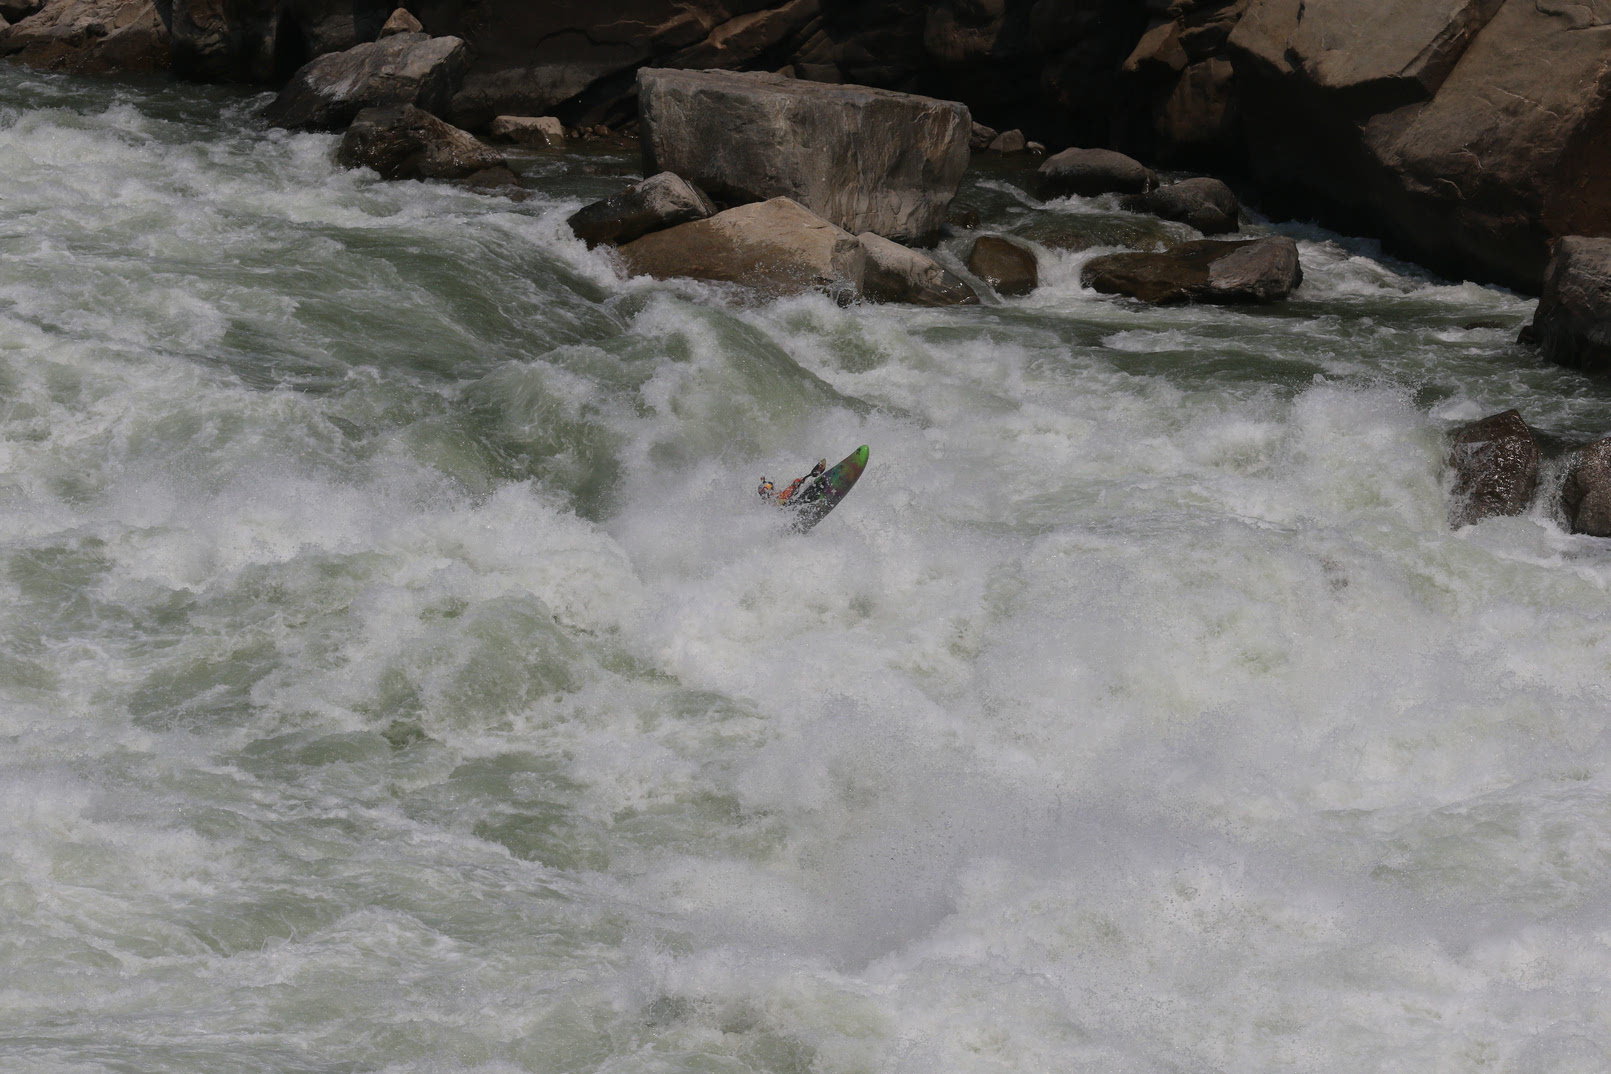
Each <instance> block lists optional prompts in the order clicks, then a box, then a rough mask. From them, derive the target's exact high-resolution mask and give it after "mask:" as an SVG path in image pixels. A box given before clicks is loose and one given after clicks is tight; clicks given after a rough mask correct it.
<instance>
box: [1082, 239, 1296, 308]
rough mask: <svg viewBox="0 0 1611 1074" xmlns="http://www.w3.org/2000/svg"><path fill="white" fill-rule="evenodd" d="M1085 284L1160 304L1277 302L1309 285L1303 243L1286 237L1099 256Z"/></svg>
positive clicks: (1214, 241) (1204, 242)
mask: <svg viewBox="0 0 1611 1074" xmlns="http://www.w3.org/2000/svg"><path fill="white" fill-rule="evenodd" d="M1080 282H1081V283H1083V284H1084V285H1085V286H1087V287H1091V288H1094V289H1095V290H1097V291H1100V292H1102V293H1103V294H1110V295H1128V296H1129V297H1131V298H1139V299H1141V300H1142V301H1143V302H1150V303H1153V304H1154V305H1166V304H1171V303H1177V302H1211V303H1216V304H1234V303H1243V302H1273V301H1276V300H1278V299H1282V298H1285V297H1286V296H1287V295H1289V294H1291V293H1292V291H1293V289H1294V288H1296V287H1297V286H1298V284H1299V283H1301V282H1303V269H1302V266H1301V265H1299V263H1298V246H1297V244H1296V243H1294V242H1293V241H1292V240H1291V239H1289V238H1286V237H1285V236H1280V235H1275V236H1270V237H1268V238H1263V239H1254V240H1252V241H1249V242H1230V241H1227V240H1224V239H1201V240H1199V241H1197V242H1186V243H1181V244H1180V245H1178V246H1174V247H1171V248H1170V249H1169V250H1167V251H1165V252H1164V253H1128V254H1109V255H1108V256H1106V257H1098V258H1094V259H1093V260H1091V261H1090V262H1088V263H1087V264H1086V266H1085V268H1084V269H1083V270H1082V271H1081V273H1080Z"/></svg>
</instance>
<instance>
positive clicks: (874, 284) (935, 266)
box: [856, 231, 979, 306]
mask: <svg viewBox="0 0 1611 1074" xmlns="http://www.w3.org/2000/svg"><path fill="white" fill-rule="evenodd" d="M856 241H857V242H859V243H861V246H862V250H863V251H864V252H865V253H866V255H867V263H866V269H865V270H864V272H863V275H862V294H863V295H865V296H866V297H867V298H870V299H872V300H873V301H874V302H908V303H911V304H913V305H917V306H962V305H971V304H974V303H977V302H978V301H979V296H978V295H976V294H974V293H973V288H971V287H969V286H968V285H967V284H966V283H965V282H963V280H962V279H961V277H959V276H957V275H956V274H955V273H953V272H951V271H949V270H948V269H946V267H945V266H944V265H942V264H940V263H939V262H938V261H936V260H934V258H932V257H930V256H929V255H928V254H925V253H922V252H920V251H917V250H913V249H910V248H908V247H905V246H902V245H901V244H900V243H898V242H894V241H892V240H890V239H886V238H884V237H883V236H882V235H874V234H873V233H872V232H871V231H864V232H862V233H861V234H860V235H858V236H856Z"/></svg>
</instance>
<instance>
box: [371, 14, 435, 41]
mask: <svg viewBox="0 0 1611 1074" xmlns="http://www.w3.org/2000/svg"><path fill="white" fill-rule="evenodd" d="M424 32H425V27H424V26H423V25H421V23H420V20H418V19H416V18H415V17H414V15H413V13H412V12H410V11H409V10H408V8H406V7H400V8H398V9H397V10H396V11H393V12H392V13H391V15H390V16H388V17H387V19H386V23H385V25H383V26H382V27H381V28H380V33H378V34H376V35H375V39H376V40H377V41H378V40H379V39H380V38H382V37H391V36H393V35H394V34H422V33H424Z"/></svg>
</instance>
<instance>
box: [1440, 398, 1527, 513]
mask: <svg viewBox="0 0 1611 1074" xmlns="http://www.w3.org/2000/svg"><path fill="white" fill-rule="evenodd" d="M1542 456H1543V453H1542V452H1541V451H1540V450H1539V447H1538V441H1537V440H1536V439H1534V437H1533V431H1532V430H1531V429H1529V428H1528V427H1527V423H1526V422H1524V421H1522V417H1521V414H1520V413H1518V412H1517V411H1515V410H1507V411H1505V412H1504V413H1502V414H1494V415H1491V416H1490V417H1486V418H1483V419H1482V420H1481V421H1476V422H1472V423H1471V424H1470V425H1467V426H1465V427H1463V428H1462V429H1460V430H1459V431H1458V432H1456V433H1455V434H1454V439H1453V442H1452V443H1451V445H1450V448H1449V467H1450V468H1451V469H1452V470H1453V471H1454V491H1453V501H1452V502H1451V503H1450V505H1449V525H1450V527H1451V528H1453V529H1459V528H1460V527H1461V526H1469V525H1471V524H1472V523H1473V522H1480V521H1481V520H1482V519H1485V518H1489V517H1491V516H1493V515H1519V514H1521V513H1522V512H1523V511H1525V510H1527V505H1528V504H1529V503H1530V502H1532V499H1533V492H1534V490H1536V489H1537V488H1538V464H1539V460H1540V459H1541V458H1542Z"/></svg>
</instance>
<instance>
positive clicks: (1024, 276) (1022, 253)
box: [968, 235, 1040, 298]
mask: <svg viewBox="0 0 1611 1074" xmlns="http://www.w3.org/2000/svg"><path fill="white" fill-rule="evenodd" d="M968 271H969V272H971V273H973V274H974V275H975V276H977V277H979V278H980V279H981V280H984V281H985V282H986V283H988V284H990V286H991V287H993V288H995V291H996V294H998V295H1002V296H1004V297H1008V298H1012V297H1016V296H1018V295H1027V294H1029V292H1031V291H1033V290H1034V289H1035V288H1036V287H1038V286H1040V269H1039V266H1038V264H1037V263H1036V260H1035V252H1034V251H1033V250H1029V249H1025V248H1024V247H1022V246H1020V245H1018V244H1017V243H1016V242H1013V241H1012V240H1010V239H1004V238H1002V237H1001V236H999V235H982V236H980V237H979V238H978V239H977V240H976V241H975V242H974V244H973V249H972V250H971V251H969V252H968Z"/></svg>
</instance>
